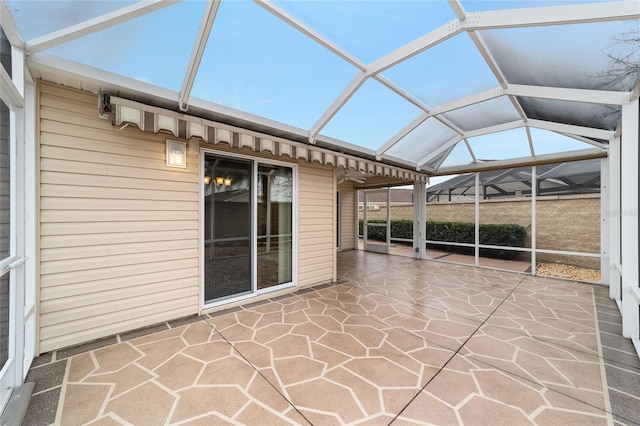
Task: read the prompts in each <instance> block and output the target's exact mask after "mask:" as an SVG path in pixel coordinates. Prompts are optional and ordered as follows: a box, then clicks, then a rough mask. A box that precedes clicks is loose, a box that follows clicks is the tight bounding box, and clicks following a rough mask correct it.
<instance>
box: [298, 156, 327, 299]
mask: <svg viewBox="0 0 640 426" xmlns="http://www.w3.org/2000/svg"><path fill="white" fill-rule="evenodd" d="M298 179H299V180H298V285H299V286H300V287H305V286H309V285H313V284H318V283H325V282H330V281H332V280H333V279H334V276H333V275H334V263H335V245H336V244H335V228H334V223H335V220H334V208H335V207H334V206H335V190H334V182H335V179H334V177H333V169H332V168H331V167H325V166H319V165H315V164H308V163H301V164H300V167H299V168H298Z"/></svg>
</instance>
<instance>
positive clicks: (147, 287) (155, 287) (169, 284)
mask: <svg viewBox="0 0 640 426" xmlns="http://www.w3.org/2000/svg"><path fill="white" fill-rule="evenodd" d="M194 280H195V281H196V282H197V280H198V277H197V276H195V277H184V278H179V279H172V280H166V281H158V282H153V283H147V284H141V285H131V286H127V287H120V288H116V289H111V288H105V289H103V290H102V291H92V292H91V293H78V294H75V295H70V296H66V297H61V298H51V299H49V300H47V301H46V302H42V303H41V304H40V312H42V313H43V314H49V313H52V312H58V311H63V310H70V309H76V308H80V307H84V306H92V305H99V304H101V303H102V302H103V301H105V300H111V301H122V300H124V299H134V298H138V297H142V296H148V295H149V296H150V297H157V296H158V295H159V294H161V293H164V292H167V291H176V290H184V289H185V288H186V289H187V290H189V291H193V290H197V287H196V286H194V285H193V284H194ZM189 294H190V295H191V293H189ZM114 306H116V305H114ZM96 309H97V307H96Z"/></svg>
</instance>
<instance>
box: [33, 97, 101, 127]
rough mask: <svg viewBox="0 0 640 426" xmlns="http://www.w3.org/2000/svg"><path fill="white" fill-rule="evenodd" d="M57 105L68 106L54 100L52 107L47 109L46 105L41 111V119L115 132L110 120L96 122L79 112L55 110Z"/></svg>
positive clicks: (96, 108) (96, 110)
mask: <svg viewBox="0 0 640 426" xmlns="http://www.w3.org/2000/svg"><path fill="white" fill-rule="evenodd" d="M56 105H62V106H64V105H67V102H59V101H57V100H53V101H52V102H51V106H49V107H47V106H45V105H43V106H42V108H41V109H40V119H41V120H50V121H57V122H60V123H69V122H71V123H73V124H74V125H75V126H84V127H88V128H92V129H101V130H106V131H109V130H113V126H112V125H111V121H109V120H96V119H95V118H94V117H92V116H90V115H88V114H82V113H78V112H77V111H73V112H71V111H64V110H59V109H55V107H56ZM94 111H95V114H97V113H98V106H97V105H96V106H95V108H94Z"/></svg>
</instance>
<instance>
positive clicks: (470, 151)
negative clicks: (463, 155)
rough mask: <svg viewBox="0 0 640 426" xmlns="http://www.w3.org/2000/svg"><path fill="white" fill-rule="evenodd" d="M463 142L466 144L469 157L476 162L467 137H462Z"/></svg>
mask: <svg viewBox="0 0 640 426" xmlns="http://www.w3.org/2000/svg"><path fill="white" fill-rule="evenodd" d="M464 144H465V145H466V146H467V150H469V154H470V155H471V159H472V161H473V163H474V164H477V163H478V159H477V158H476V153H475V152H473V149H472V148H471V144H470V143H469V139H468V138H464Z"/></svg>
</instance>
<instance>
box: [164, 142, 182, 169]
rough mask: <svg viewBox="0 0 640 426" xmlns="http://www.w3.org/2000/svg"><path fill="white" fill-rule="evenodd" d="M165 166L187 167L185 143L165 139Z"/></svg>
mask: <svg viewBox="0 0 640 426" xmlns="http://www.w3.org/2000/svg"><path fill="white" fill-rule="evenodd" d="M166 150H167V167H178V168H181V169H186V168H187V144H186V143H185V142H178V141H170V140H167V149H166Z"/></svg>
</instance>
